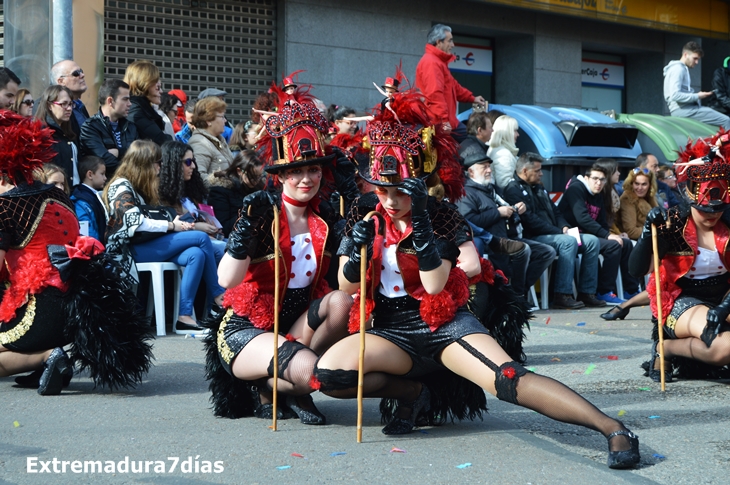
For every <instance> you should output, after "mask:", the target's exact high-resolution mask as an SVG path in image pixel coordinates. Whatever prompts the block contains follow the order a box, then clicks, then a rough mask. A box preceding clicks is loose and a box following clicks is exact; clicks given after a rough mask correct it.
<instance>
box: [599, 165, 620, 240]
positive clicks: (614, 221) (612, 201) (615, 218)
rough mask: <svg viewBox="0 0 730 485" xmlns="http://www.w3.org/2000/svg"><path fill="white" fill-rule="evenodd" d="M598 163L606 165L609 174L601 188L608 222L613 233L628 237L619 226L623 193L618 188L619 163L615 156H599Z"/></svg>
mask: <svg viewBox="0 0 730 485" xmlns="http://www.w3.org/2000/svg"><path fill="white" fill-rule="evenodd" d="M596 164H598V165H601V166H602V167H604V168H605V169H606V173H607V174H609V176H608V181H607V182H606V183H605V184H603V189H601V192H602V193H603V203H604V204H605V207H604V208H605V209H606V224H608V227H609V228H610V231H611V234H618V235H619V236H621V237H624V238H625V237H628V236H627V235H626V234H625V233H623V232H622V231H621V228H620V227H619V224H620V222H621V221H620V218H619V214H618V213H619V211H620V210H621V194H619V192H618V190H616V184H617V183H618V179H619V177H620V176H621V173H620V172H619V171H618V163H616V160H614V159H613V158H599V159H598V160H596ZM621 192H623V190H622V191H621Z"/></svg>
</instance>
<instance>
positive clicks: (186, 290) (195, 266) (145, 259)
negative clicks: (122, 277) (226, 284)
mask: <svg viewBox="0 0 730 485" xmlns="http://www.w3.org/2000/svg"><path fill="white" fill-rule="evenodd" d="M131 248H132V257H133V258H134V260H135V261H136V262H137V263H154V262H162V261H170V262H173V263H175V264H177V265H179V266H184V267H185V271H183V276H182V282H181V284H180V315H192V314H193V300H195V292H197V291H198V286H199V285H200V278H201V277H202V278H203V281H205V287H206V289H207V292H208V304H210V303H211V302H212V301H213V299H214V298H216V297H217V296H219V295H222V294H223V292H224V291H225V289H223V288H222V287H221V286H220V285H219V284H218V266H217V265H216V263H215V256H214V252H213V244H212V243H211V240H210V237H208V235H207V234H206V233H204V232H202V231H185V232H172V233H169V234H165V235H164V236H161V237H158V238H157V239H153V240H152V241H148V242H146V243H143V244H132V245H131Z"/></svg>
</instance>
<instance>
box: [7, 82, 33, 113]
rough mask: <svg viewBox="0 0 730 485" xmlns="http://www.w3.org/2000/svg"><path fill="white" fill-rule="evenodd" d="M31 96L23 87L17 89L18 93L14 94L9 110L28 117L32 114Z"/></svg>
mask: <svg viewBox="0 0 730 485" xmlns="http://www.w3.org/2000/svg"><path fill="white" fill-rule="evenodd" d="M34 104H35V101H33V96H32V95H31V94H30V91H28V90H27V89H25V88H20V89H18V93H17V94H16V95H15V101H14V102H13V105H12V106H11V107H10V110H11V111H14V112H16V113H18V114H19V115H20V116H25V117H26V118H30V117H32V116H33V105H34Z"/></svg>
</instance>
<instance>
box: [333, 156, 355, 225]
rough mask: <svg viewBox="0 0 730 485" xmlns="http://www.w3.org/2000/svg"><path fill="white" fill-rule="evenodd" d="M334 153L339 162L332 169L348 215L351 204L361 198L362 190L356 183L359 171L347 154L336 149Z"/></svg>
mask: <svg viewBox="0 0 730 485" xmlns="http://www.w3.org/2000/svg"><path fill="white" fill-rule="evenodd" d="M333 151H334V153H335V154H337V162H336V164H335V166H334V168H333V169H332V175H333V176H334V178H335V187H337V192H339V193H340V195H341V196H342V197H343V198H344V199H345V214H348V213H349V210H350V204H352V202H353V201H354V200H355V199H357V198H358V197H359V196H360V190H359V189H358V188H357V183H356V182H355V175H356V174H357V169H356V168H355V164H353V163H352V161H350V158H349V157H348V156H347V154H345V152H343V151H342V150H340V149H339V148H336V147H335V148H334V150H333Z"/></svg>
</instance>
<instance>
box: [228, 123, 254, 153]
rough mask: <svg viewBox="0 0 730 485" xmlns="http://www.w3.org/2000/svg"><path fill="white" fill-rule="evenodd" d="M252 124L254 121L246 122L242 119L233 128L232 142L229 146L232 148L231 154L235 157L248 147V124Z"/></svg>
mask: <svg viewBox="0 0 730 485" xmlns="http://www.w3.org/2000/svg"><path fill="white" fill-rule="evenodd" d="M251 124H253V122H252V121H247V122H245V123H244V122H243V121H241V122H240V123H238V124H237V125H236V126H235V127H234V128H233V134H232V135H231V143H229V144H228V148H230V149H231V154H232V155H233V157H234V158H235V157H236V155H238V154H239V153H240V152H241V150H245V149H247V148H248V147H247V146H246V138H247V137H248V133H246V126H251Z"/></svg>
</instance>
